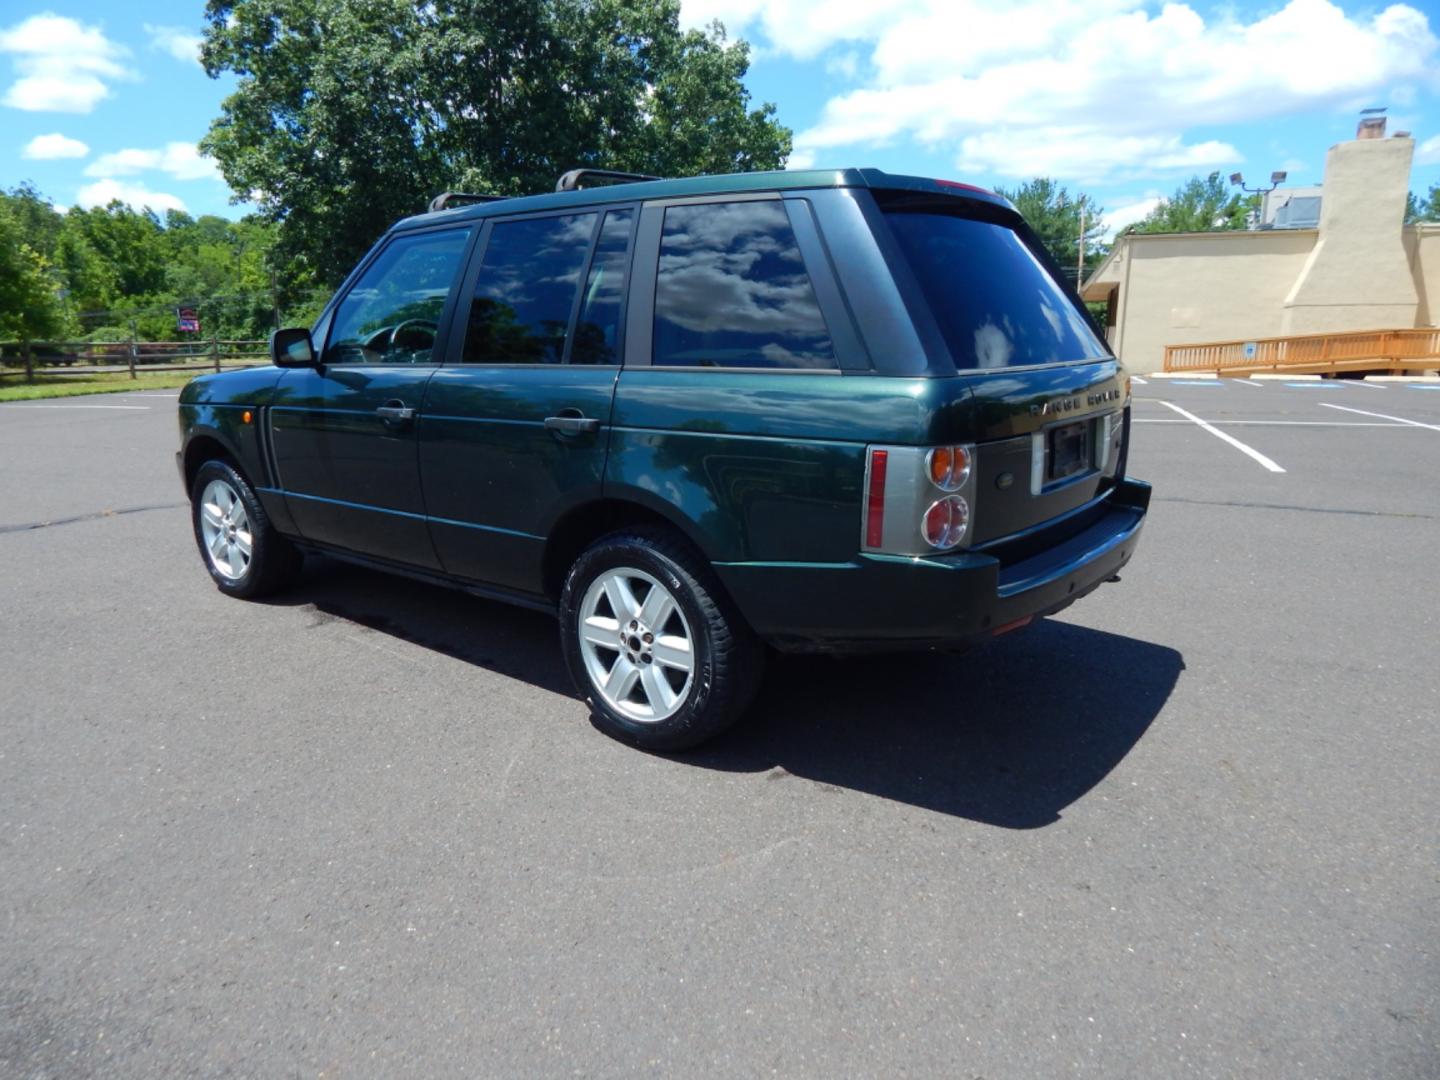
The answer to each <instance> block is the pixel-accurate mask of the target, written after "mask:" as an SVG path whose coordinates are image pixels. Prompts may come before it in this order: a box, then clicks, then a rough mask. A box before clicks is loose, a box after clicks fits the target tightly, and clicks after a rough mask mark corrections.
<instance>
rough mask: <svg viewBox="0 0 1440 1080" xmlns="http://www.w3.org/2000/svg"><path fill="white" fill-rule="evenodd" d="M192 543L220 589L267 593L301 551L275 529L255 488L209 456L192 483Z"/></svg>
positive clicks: (292, 570)
mask: <svg viewBox="0 0 1440 1080" xmlns="http://www.w3.org/2000/svg"><path fill="white" fill-rule="evenodd" d="M190 517H191V523H192V525H193V526H194V529H195V543H196V545H197V546H198V547H199V548H200V556H201V558H203V559H204V560H205V569H207V570H208V571H210V579H211V580H212V581H214V582H215V585H216V587H218V588H219V589H220V591H221V592H223V593H228V594H229V595H231V596H238V597H242V598H245V599H249V598H251V597H258V596H265V595H267V594H268V593H272V592H276V591H278V590H279V589H282V588H284V587H285V586H286V585H288V584H290V582H291V581H292V580H294V577H295V574H296V572H297V571H298V570H299V569H300V563H301V561H302V558H303V557H302V556H301V554H300V552H298V551H297V550H296V549H295V547H294V545H293V544H291V543H290V541H288V540H286V539H285V537H283V536H281V535H280V534H279V533H278V532H276V531H275V527H274V526H273V525H271V524H270V518H269V517H268V516H267V515H266V513H265V508H264V507H263V506H261V505H260V500H259V499H258V498H256V496H255V492H254V490H253V489H252V488H251V487H250V485H249V483H248V482H246V480H245V478H244V477H243V476H241V475H240V473H239V471H238V470H237V469H235V468H234V466H232V465H231V464H230V463H229V462H227V461H221V460H213V461H207V462H205V464H203V465H201V466H200V469H199V470H198V471H197V472H196V474H195V483H194V484H193V485H192V486H191V489H190Z"/></svg>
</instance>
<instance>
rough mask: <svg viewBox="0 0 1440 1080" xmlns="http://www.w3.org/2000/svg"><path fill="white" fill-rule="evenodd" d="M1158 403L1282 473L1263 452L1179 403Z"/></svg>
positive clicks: (1273, 470)
mask: <svg viewBox="0 0 1440 1080" xmlns="http://www.w3.org/2000/svg"><path fill="white" fill-rule="evenodd" d="M1160 404H1161V405H1164V406H1165V407H1166V408H1167V409H1173V410H1174V411H1175V412H1177V413H1179V414H1180V415H1181V416H1183V417H1185V419H1186V420H1189V421H1190V422H1191V423H1193V424H1198V425H1199V426H1200V427H1202V428H1204V429H1205V430H1206V431H1208V432H1209V433H1210V434H1211V435H1214V436H1215V437H1216V438H1217V439H1219V440H1220V441H1221V442H1227V443H1229V444H1230V445H1231V446H1233V447H1235V449H1236V450H1239V451H1240V452H1241V453H1242V454H1244V455H1245V456H1246V457H1251V458H1254V459H1255V460H1256V461H1258V462H1259V463H1260V464H1261V465H1263V466H1264V467H1265V468H1267V469H1269V470H1270V471H1271V472H1277V473H1283V472H1284V471H1285V470H1284V469H1282V468H1281V467H1280V466H1279V465H1276V464H1275V462H1273V461H1271V460H1270V459H1269V458H1268V457H1266V456H1265V455H1264V454H1262V453H1260V451H1259V450H1256V449H1255V448H1254V447H1251V446H1246V445H1245V444H1244V443H1243V442H1241V441H1240V440H1239V439H1237V438H1235V436H1233V435H1227V434H1225V432H1223V431H1221V430H1220V429H1219V428H1217V427H1216V426H1215V425H1214V424H1207V423H1206V422H1205V421H1204V420H1201V419H1200V417H1198V416H1196V415H1195V414H1194V413H1192V412H1186V411H1185V410H1184V409H1182V408H1181V407H1180V406H1179V405H1176V404H1175V403H1174V402H1173V401H1165V400H1163V399H1162V400H1161V402H1160Z"/></svg>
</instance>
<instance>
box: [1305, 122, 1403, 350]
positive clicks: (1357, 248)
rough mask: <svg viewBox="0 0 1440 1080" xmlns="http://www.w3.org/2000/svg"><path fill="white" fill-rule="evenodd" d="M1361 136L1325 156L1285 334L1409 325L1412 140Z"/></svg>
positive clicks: (1333, 148) (1362, 124) (1381, 123)
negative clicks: (1312, 236) (1316, 218)
mask: <svg viewBox="0 0 1440 1080" xmlns="http://www.w3.org/2000/svg"><path fill="white" fill-rule="evenodd" d="M1372 119H1374V120H1378V130H1379V131H1380V132H1381V134H1383V133H1384V130H1385V121H1384V118H1383V117H1367V118H1366V119H1363V120H1361V128H1360V130H1361V136H1360V138H1358V139H1355V140H1354V141H1352V142H1343V143H1337V144H1336V145H1334V146H1332V147H1331V148H1330V152H1329V153H1328V154H1327V155H1326V156H1325V181H1324V183H1323V185H1322V186H1321V203H1320V231H1319V235H1318V236H1317V237H1316V240H1315V247H1314V248H1312V249H1311V251H1310V257H1309V259H1307V260H1306V263H1305V268H1304V269H1303V270H1302V271H1301V272H1300V277H1299V278H1298V279H1297V280H1296V282H1295V285H1294V287H1293V288H1292V289H1291V290H1290V295H1289V296H1288V297H1286V300H1285V315H1284V318H1283V320H1282V327H1283V333H1285V334H1324V333H1331V332H1337V331H1344V330H1392V329H1400V328H1402V327H1413V326H1414V325H1415V315H1416V310H1417V308H1418V306H1419V296H1418V295H1417V293H1416V291H1415V277H1414V274H1413V273H1412V272H1411V268H1410V260H1409V258H1408V257H1407V255H1406V253H1405V243H1404V239H1403V236H1404V234H1403V232H1402V230H1403V227H1404V224H1405V198H1406V196H1407V195H1408V194H1409V191H1410V162H1411V159H1412V158H1413V157H1414V154H1415V140H1414V139H1410V138H1400V137H1398V136H1397V137H1395V138H1393V139H1385V138H1380V137H1378V136H1373V135H1372V136H1366V135H1365V130H1366V127H1365V125H1366V123H1367V122H1368V121H1369V120H1372Z"/></svg>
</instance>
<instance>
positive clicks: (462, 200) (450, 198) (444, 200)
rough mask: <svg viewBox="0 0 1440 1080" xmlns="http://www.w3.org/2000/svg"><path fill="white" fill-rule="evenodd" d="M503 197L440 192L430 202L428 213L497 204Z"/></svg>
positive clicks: (463, 192) (462, 192)
mask: <svg viewBox="0 0 1440 1080" xmlns="http://www.w3.org/2000/svg"><path fill="white" fill-rule="evenodd" d="M503 198H505V196H504V195H474V194H471V193H470V192H468V191H442V192H441V193H440V194H439V195H436V196H435V197H434V198H433V199H431V200H430V212H431V213H432V214H433V213H434V212H435V211H436V210H449V209H450V208H451V207H452V206H469V205H470V204H471V203H487V202H497V201H499V200H500V199H503Z"/></svg>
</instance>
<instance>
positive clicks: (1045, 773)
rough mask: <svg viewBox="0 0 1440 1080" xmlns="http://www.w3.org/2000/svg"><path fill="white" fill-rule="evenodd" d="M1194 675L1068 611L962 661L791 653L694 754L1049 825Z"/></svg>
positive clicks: (979, 815) (983, 818)
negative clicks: (1070, 617) (728, 725)
mask: <svg viewBox="0 0 1440 1080" xmlns="http://www.w3.org/2000/svg"><path fill="white" fill-rule="evenodd" d="M1184 669H1185V663H1184V660H1183V658H1182V657H1181V655H1180V653H1178V652H1176V651H1175V650H1174V649H1171V648H1167V647H1166V646H1163V645H1155V644H1152V643H1150V642H1146V641H1140V640H1138V639H1136V638H1130V637H1124V636H1122V635H1119V634H1110V633H1106V632H1104V631H1101V630H1092V629H1090V628H1088V627H1084V626H1077V625H1075V624H1073V623H1066V622H1057V621H1054V620H1045V621H1042V622H1041V623H1039V624H1038V625H1035V626H1033V627H1031V628H1030V629H1027V630H1024V631H1021V632H1019V633H1015V634H1010V635H1007V636H1005V637H1003V638H999V639H996V640H995V641H992V642H989V643H988V644H986V645H983V646H981V647H979V648H976V649H974V650H972V651H970V652H967V653H963V654H958V655H957V654H943V653H914V654H899V655H876V656H863V657H847V658H844V659H836V658H830V657H823V656H787V657H781V658H780V659H779V662H778V663H776V664H774V665H772V668H771V670H770V671H769V672H768V673H767V676H766V679H765V684H764V686H763V688H762V689H761V692H760V696H759V697H758V698H757V699H756V702H755V704H754V706H753V707H752V708H751V710H750V713H749V715H748V716H747V717H746V719H745V722H744V723H742V724H740V725H738V726H737V727H736V728H734V729H733V730H731V731H729V732H727V733H725V734H724V735H721V736H720V737H719V738H718V739H716V740H714V741H713V742H711V743H708V744H706V745H705V746H702V747H699V748H698V749H697V750H695V751H692V752H691V753H690V754H689V755H687V760H689V761H691V762H693V763H695V764H697V765H701V766H705V767H708V768H714V769H725V770H735V771H754V770H757V769H761V770H775V771H774V772H772V773H771V775H772V777H773V778H776V779H779V778H782V777H784V775H785V774H787V773H788V774H790V775H792V776H796V777H803V778H805V779H807V780H811V781H814V782H817V783H820V784H823V785H826V786H828V787H830V788H834V789H837V790H840V789H850V790H853V791H863V792H867V793H869V794H871V795H877V796H879V797H881V798H885V799H893V800H895V801H897V802H904V803H910V804H911V805H913V806H918V807H922V808H924V809H926V810H933V811H936V812H938V813H942V814H953V815H955V816H957V817H963V818H969V819H971V820H973V821H978V822H982V823H984V824H988V825H996V826H1001V827H1004V828H1008V829H1035V828H1041V827H1043V826H1045V825H1050V824H1052V823H1054V822H1055V821H1058V820H1059V818H1060V813H1061V811H1062V810H1064V809H1065V808H1066V807H1067V806H1069V805H1070V804H1072V803H1074V802H1075V801H1076V800H1078V799H1080V798H1081V797H1082V796H1084V795H1085V794H1086V793H1087V792H1088V791H1090V789H1091V788H1093V787H1094V786H1095V785H1096V784H1098V783H1099V782H1100V781H1101V780H1103V779H1104V778H1105V777H1106V776H1107V775H1109V773H1110V772H1111V770H1112V769H1114V768H1115V766H1116V765H1118V764H1119V763H1120V762H1121V761H1122V760H1123V759H1124V758H1125V756H1126V755H1127V754H1129V753H1130V751H1131V749H1132V748H1133V747H1134V746H1135V744H1136V743H1137V742H1139V741H1140V738H1141V736H1143V735H1144V734H1145V732H1146V730H1147V729H1148V728H1149V727H1150V725H1151V723H1152V722H1153V721H1154V720H1155V718H1156V717H1157V716H1158V715H1159V714H1160V710H1161V709H1162V708H1163V707H1164V705H1165V702H1166V701H1167V700H1168V699H1169V697H1170V694H1171V692H1172V691H1173V690H1174V688H1175V684H1176V682H1177V680H1178V679H1179V677H1180V672H1182V671H1183V670H1184Z"/></svg>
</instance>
